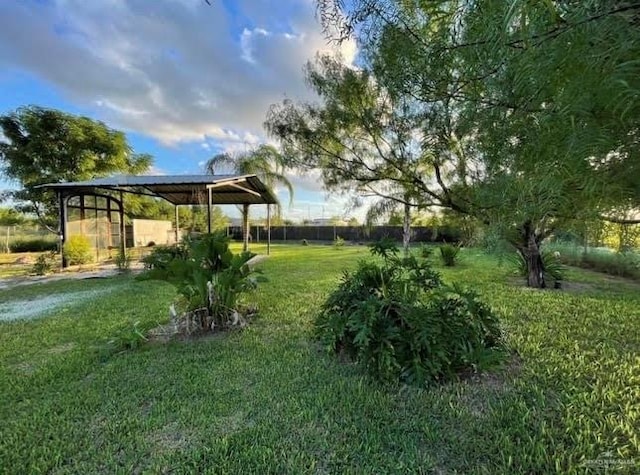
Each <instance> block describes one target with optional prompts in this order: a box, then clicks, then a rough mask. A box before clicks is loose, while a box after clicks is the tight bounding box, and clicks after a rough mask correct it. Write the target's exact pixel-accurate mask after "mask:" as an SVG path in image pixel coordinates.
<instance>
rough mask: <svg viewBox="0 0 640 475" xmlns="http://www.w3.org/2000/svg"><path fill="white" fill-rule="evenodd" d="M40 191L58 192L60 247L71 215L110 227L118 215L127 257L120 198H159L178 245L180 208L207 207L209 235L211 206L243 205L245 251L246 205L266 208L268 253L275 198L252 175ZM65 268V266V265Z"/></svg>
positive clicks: (103, 182) (132, 179)
mask: <svg viewBox="0 0 640 475" xmlns="http://www.w3.org/2000/svg"><path fill="white" fill-rule="evenodd" d="M39 188H46V189H51V190H53V191H55V192H56V194H57V197H58V204H59V210H60V213H59V216H60V240H61V245H64V243H65V241H66V239H67V234H68V229H67V222H68V213H69V210H70V209H71V210H73V211H74V212H77V213H79V216H81V217H82V218H84V217H85V216H86V215H87V213H88V212H89V213H91V212H93V213H94V214H95V216H96V217H97V216H98V213H102V214H106V216H107V217H108V220H109V222H111V220H112V217H113V216H118V217H119V219H118V222H119V236H120V239H119V247H120V250H121V252H122V253H123V254H126V242H125V241H126V240H125V222H124V215H125V209H124V201H123V194H124V193H132V194H136V195H143V196H150V197H154V198H162V199H164V200H166V201H168V202H169V203H171V204H173V205H174V206H175V229H176V241H177V240H178V235H177V233H178V230H179V222H178V207H179V206H182V205H206V206H207V223H208V226H207V230H208V232H211V207H212V206H213V205H229V204H233V205H242V237H243V249H244V250H248V248H249V219H248V216H249V206H251V205H267V254H269V252H270V250H271V205H273V204H277V203H278V200H277V199H276V197H275V195H274V194H273V192H272V191H271V190H269V188H267V186H266V185H265V184H264V183H262V181H261V180H260V179H259V178H258V177H257V176H256V175H159V176H150V175H119V176H114V177H106V178H97V179H94V180H88V181H75V182H63V183H47V184H44V185H40V186H39ZM65 265H66V263H65V262H64V261H63V266H65Z"/></svg>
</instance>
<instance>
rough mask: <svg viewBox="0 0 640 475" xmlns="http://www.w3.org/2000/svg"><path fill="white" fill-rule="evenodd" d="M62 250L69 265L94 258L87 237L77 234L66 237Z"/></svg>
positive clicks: (87, 261)
mask: <svg viewBox="0 0 640 475" xmlns="http://www.w3.org/2000/svg"><path fill="white" fill-rule="evenodd" d="M62 252H63V254H64V257H65V259H66V260H67V263H68V264H69V265H76V264H88V263H90V262H93V259H94V253H93V249H92V247H91V243H90V242H89V238H87V237H86V236H81V235H79V234H76V235H73V236H69V237H68V238H67V240H66V241H65V243H64V247H63V249H62Z"/></svg>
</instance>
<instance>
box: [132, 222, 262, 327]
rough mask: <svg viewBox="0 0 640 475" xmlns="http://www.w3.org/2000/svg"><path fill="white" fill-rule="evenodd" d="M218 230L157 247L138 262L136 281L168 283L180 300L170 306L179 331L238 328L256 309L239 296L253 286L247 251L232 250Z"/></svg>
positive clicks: (256, 279) (256, 274) (254, 272)
mask: <svg viewBox="0 0 640 475" xmlns="http://www.w3.org/2000/svg"><path fill="white" fill-rule="evenodd" d="M229 243H230V238H229V237H228V236H226V235H225V234H224V233H215V234H204V235H201V236H198V237H197V238H190V239H186V240H185V241H184V242H181V243H179V244H176V245H174V246H157V247H155V248H154V250H153V251H152V252H151V254H149V255H147V256H145V257H144V258H143V259H142V261H143V262H144V264H145V267H147V269H148V270H147V272H146V273H144V274H143V275H142V276H140V278H141V279H155V280H163V281H166V282H169V283H171V284H173V285H174V286H175V287H176V289H177V291H178V294H179V295H180V298H179V299H178V300H177V301H176V302H175V303H174V304H173V305H172V306H171V316H172V323H173V325H174V328H175V329H176V331H178V332H180V333H186V334H191V333H196V332H206V331H213V330H220V329H227V328H230V327H242V326H244V325H245V324H246V322H247V320H248V319H249V318H250V317H252V316H253V315H254V314H255V313H256V309H255V306H252V305H247V304H246V303H245V302H243V301H242V297H243V296H244V295H245V294H247V293H248V292H250V291H252V290H254V289H255V288H256V287H257V284H258V282H259V281H264V279H263V278H261V277H260V275H259V273H260V272H259V271H257V270H255V269H252V268H251V267H250V266H249V265H248V262H249V260H251V258H253V257H254V256H255V254H253V253H251V252H241V253H239V254H234V253H233V252H232V251H231V250H230V248H229Z"/></svg>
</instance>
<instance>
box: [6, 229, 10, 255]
mask: <svg viewBox="0 0 640 475" xmlns="http://www.w3.org/2000/svg"><path fill="white" fill-rule="evenodd" d="M10 236H11V226H7V242H6V248H7V254H9V253H11V248H10V247H9V237H10Z"/></svg>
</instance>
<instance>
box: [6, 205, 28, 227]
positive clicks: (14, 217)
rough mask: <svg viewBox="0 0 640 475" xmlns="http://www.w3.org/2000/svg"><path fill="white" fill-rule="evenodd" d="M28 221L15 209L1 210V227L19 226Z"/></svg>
mask: <svg viewBox="0 0 640 475" xmlns="http://www.w3.org/2000/svg"><path fill="white" fill-rule="evenodd" d="M26 221H27V219H26V217H25V216H24V215H23V214H22V213H20V212H18V211H16V210H15V209H13V208H6V207H2V208H0V226H18V225H21V224H24V223H25V222H26Z"/></svg>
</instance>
